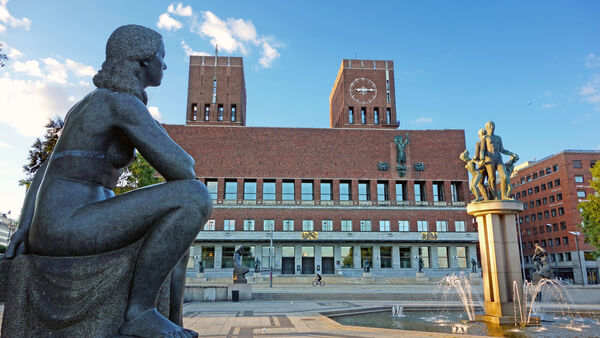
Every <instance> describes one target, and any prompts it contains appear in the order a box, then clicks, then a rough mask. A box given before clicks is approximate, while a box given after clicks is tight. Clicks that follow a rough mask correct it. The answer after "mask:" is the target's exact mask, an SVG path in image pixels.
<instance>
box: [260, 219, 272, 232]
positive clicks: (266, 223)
mask: <svg viewBox="0 0 600 338" xmlns="http://www.w3.org/2000/svg"><path fill="white" fill-rule="evenodd" d="M273 230H275V220H272V219H265V220H264V221H263V231H273Z"/></svg>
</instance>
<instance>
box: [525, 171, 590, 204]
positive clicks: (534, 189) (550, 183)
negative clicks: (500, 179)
mask: <svg viewBox="0 0 600 338" xmlns="http://www.w3.org/2000/svg"><path fill="white" fill-rule="evenodd" d="M577 177H581V181H582V182H583V176H576V178H575V182H577ZM558 186H560V179H558V178H557V179H555V180H554V182H553V181H548V183H542V184H541V185H538V186H535V187H532V188H529V189H526V190H523V191H521V192H518V193H516V195H515V198H516V199H520V198H521V197H525V196H527V195H530V196H531V195H533V194H537V193H539V192H540V191H544V190H546V187H548V189H550V188H552V187H558Z"/></svg>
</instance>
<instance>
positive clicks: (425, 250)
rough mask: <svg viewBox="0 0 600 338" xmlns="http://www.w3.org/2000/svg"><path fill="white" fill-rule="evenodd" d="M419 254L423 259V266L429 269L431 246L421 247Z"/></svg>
mask: <svg viewBox="0 0 600 338" xmlns="http://www.w3.org/2000/svg"><path fill="white" fill-rule="evenodd" d="M419 256H420V258H421V259H422V260H423V267H424V268H426V269H429V247H428V246H422V247H419Z"/></svg>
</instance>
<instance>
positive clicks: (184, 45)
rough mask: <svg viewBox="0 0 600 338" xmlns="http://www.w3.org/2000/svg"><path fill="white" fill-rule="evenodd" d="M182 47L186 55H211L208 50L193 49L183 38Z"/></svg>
mask: <svg viewBox="0 0 600 338" xmlns="http://www.w3.org/2000/svg"><path fill="white" fill-rule="evenodd" d="M181 48H183V51H184V52H185V55H187V56H190V55H204V56H208V55H210V54H208V53H207V52H199V51H195V50H193V49H192V47H190V46H189V45H188V44H187V43H185V41H183V40H181Z"/></svg>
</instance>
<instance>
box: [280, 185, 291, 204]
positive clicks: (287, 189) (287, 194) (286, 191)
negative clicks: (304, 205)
mask: <svg viewBox="0 0 600 338" xmlns="http://www.w3.org/2000/svg"><path fill="white" fill-rule="evenodd" d="M281 199H282V200H284V201H293V200H294V182H293V181H291V182H290V181H284V182H282V183H281Z"/></svg>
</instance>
